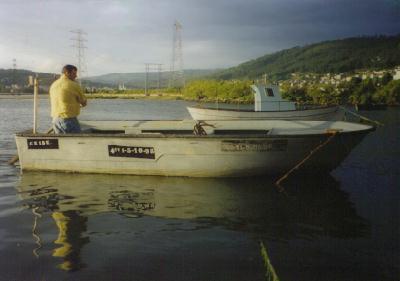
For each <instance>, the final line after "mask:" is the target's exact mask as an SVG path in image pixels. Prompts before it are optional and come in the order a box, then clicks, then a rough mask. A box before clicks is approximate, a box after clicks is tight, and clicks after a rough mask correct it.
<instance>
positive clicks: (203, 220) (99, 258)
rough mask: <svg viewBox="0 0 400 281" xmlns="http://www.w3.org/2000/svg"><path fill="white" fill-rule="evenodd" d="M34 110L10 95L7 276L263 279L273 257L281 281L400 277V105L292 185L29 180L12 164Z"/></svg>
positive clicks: (168, 112)
mask: <svg viewBox="0 0 400 281" xmlns="http://www.w3.org/2000/svg"><path fill="white" fill-rule="evenodd" d="M31 104H32V101H31V100H7V99H0V280H4V281H12V280H18V281H19V280H24V281H29V280H35V281H36V280H50V281H51V280H96V281H101V280H146V281H149V280H185V281H186V280H266V277H265V276H266V274H267V272H270V270H268V267H266V266H265V265H264V260H265V256H266V255H267V256H268V257H269V261H270V263H271V265H272V266H273V267H274V269H275V271H276V274H277V276H278V277H279V278H280V280H307V281H309V280H341V281H343V280H360V281H361V280H362V281H366V280H374V281H376V280H399V276H400V272H399V265H400V258H399V257H400V254H399V253H400V246H399V243H400V240H399V239H400V233H399V232H400V231H399V228H400V207H399V199H400V196H399V195H400V193H399V186H400V184H399V183H400V168H399V167H400V109H398V108H397V109H394V108H391V109H389V110H386V111H375V112H363V114H365V115H367V116H368V117H370V118H373V119H376V120H379V121H380V122H383V123H385V126H384V127H380V128H378V129H377V130H376V131H375V132H373V133H371V134H369V135H368V136H367V137H366V138H365V139H364V141H363V142H362V143H361V144H360V145H359V146H358V147H356V149H354V150H353V152H352V153H351V154H350V155H349V157H348V158H347V159H346V160H345V161H344V162H343V163H342V165H341V166H340V167H339V168H337V169H336V170H335V171H332V172H331V173H330V174H323V175H315V176H300V175H294V176H292V177H290V178H289V179H288V180H287V181H286V182H284V184H283V187H284V189H285V191H286V192H285V193H282V192H279V191H278V190H277V188H276V187H275V186H274V184H273V179H269V178H243V179H189V178H165V177H140V176H109V175H78V174H61V173H60V174H58V173H24V174H23V175H20V171H19V169H18V167H13V166H9V165H8V164H7V163H6V162H7V160H9V159H10V158H11V157H12V156H13V155H14V154H15V153H16V151H15V144H14V140H13V133H15V132H17V131H21V130H24V129H29V128H30V127H31V123H32V122H31V120H32V118H31V115H32V109H31V107H32V106H31ZM187 104H188V103H186V102H180V101H162V102H160V101H139V100H95V101H90V105H89V107H88V108H87V109H85V111H84V113H83V114H82V116H81V119H114V120H116V119H124V120H129V119H181V118H188V117H189V116H188V113H187V112H186V110H185V106H186V105H187ZM40 106H41V110H40V124H41V126H40V128H41V130H42V131H46V130H47V129H48V128H49V126H50V119H49V117H48V112H49V109H48V102H47V101H46V100H42V101H41V105H40ZM261 245H263V247H265V250H266V252H265V253H266V255H264V256H263V255H262V251H261V248H262V246H261Z"/></svg>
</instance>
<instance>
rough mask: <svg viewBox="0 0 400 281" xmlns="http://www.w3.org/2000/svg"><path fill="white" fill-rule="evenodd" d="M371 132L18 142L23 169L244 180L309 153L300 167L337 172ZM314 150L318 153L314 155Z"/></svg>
mask: <svg viewBox="0 0 400 281" xmlns="http://www.w3.org/2000/svg"><path fill="white" fill-rule="evenodd" d="M367 132H368V131H367V130H365V131H357V132H349V133H339V134H337V135H335V136H332V135H329V134H317V135H295V136H263V137H254V138H251V137H248V138H246V139H243V138H239V137H229V136H227V137H222V136H218V137H208V136H191V137H187V136H180V137H179V136H171V137H165V136H153V137H140V136H134V135H119V136H116V135H98V136H93V135H90V134H77V135H23V134H20V135H17V136H16V143H17V148H18V154H19V157H20V166H21V169H22V170H41V171H63V172H79V173H106V174H132V175H162V176H188V177H242V176H253V175H271V174H282V173H284V172H286V171H288V170H289V169H291V168H293V167H294V166H295V165H296V164H298V163H299V162H301V161H302V160H303V159H304V158H306V157H309V156H310V154H312V155H311V157H310V159H308V160H307V161H306V163H305V165H303V167H302V168H304V169H306V170H311V171H316V170H320V169H324V170H330V169H333V168H335V167H336V166H337V165H338V164H340V162H341V161H342V160H343V159H344V158H345V157H346V156H347V155H348V153H349V152H350V151H351V149H352V148H353V147H354V146H355V145H357V144H358V143H359V142H360V141H361V140H362V138H363V137H364V136H365V135H366V134H367ZM56 144H57V145H56ZM319 146H323V147H322V148H319ZM314 150H316V152H315V153H312V151H314Z"/></svg>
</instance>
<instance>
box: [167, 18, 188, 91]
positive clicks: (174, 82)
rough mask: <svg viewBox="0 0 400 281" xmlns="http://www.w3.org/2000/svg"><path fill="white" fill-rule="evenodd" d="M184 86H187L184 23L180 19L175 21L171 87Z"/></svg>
mask: <svg viewBox="0 0 400 281" xmlns="http://www.w3.org/2000/svg"><path fill="white" fill-rule="evenodd" d="M183 86H185V78H184V76H183V53H182V25H181V24H180V23H179V22H178V21H175V23H174V31H173V45H172V62H171V79H170V81H169V87H183Z"/></svg>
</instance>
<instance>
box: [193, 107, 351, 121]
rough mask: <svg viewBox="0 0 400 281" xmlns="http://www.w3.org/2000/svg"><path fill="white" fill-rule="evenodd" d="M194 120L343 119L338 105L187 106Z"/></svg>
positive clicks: (342, 112)
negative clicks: (276, 107)
mask: <svg viewBox="0 0 400 281" xmlns="http://www.w3.org/2000/svg"><path fill="white" fill-rule="evenodd" d="M187 110H188V111H189V113H190V115H191V116H192V118H193V119H194V120H317V121H318V120H343V117H344V111H343V110H341V109H340V108H339V106H328V107H321V108H314V109H305V110H287V111H257V112H256V111H243V110H229V109H211V108H201V107H187Z"/></svg>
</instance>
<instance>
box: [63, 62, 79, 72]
mask: <svg viewBox="0 0 400 281" xmlns="http://www.w3.org/2000/svg"><path fill="white" fill-rule="evenodd" d="M73 70H76V71H77V70H78V68H76V66H75V65H72V64H67V65H64V67H63V68H62V71H61V72H62V73H64V74H65V73H71V72H72V71H73Z"/></svg>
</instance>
